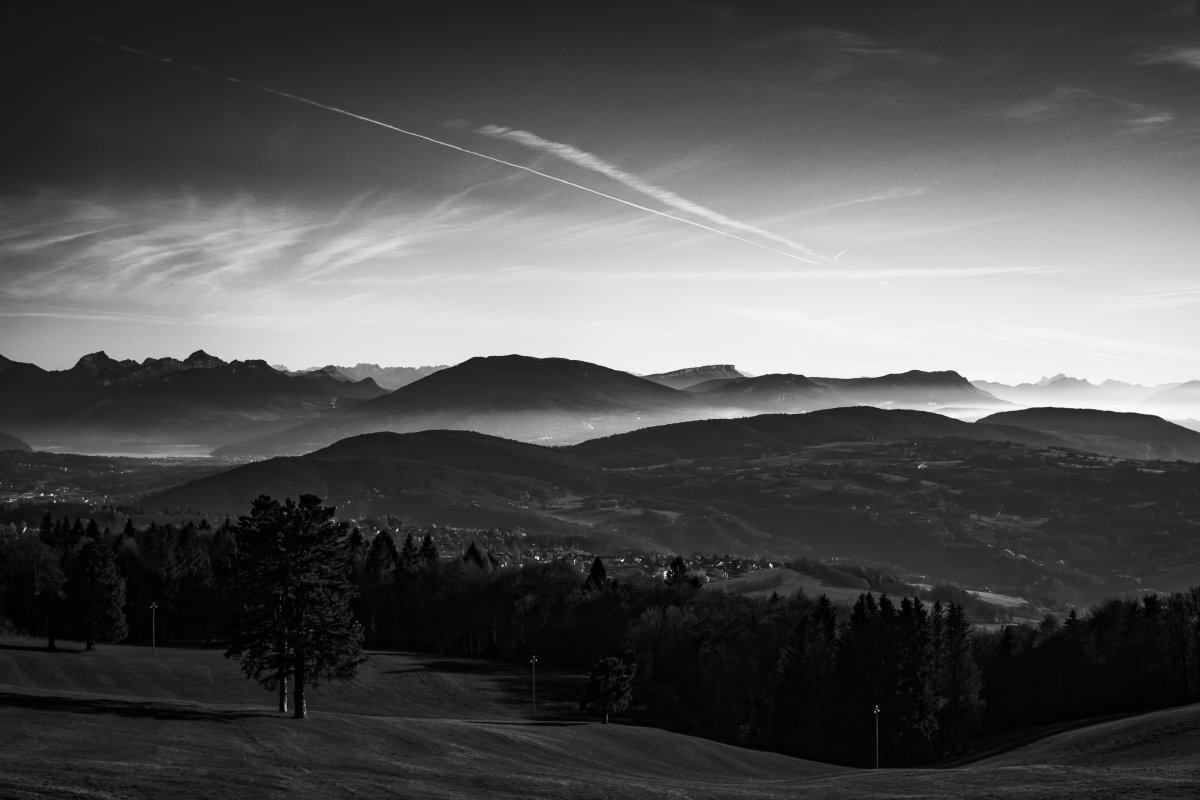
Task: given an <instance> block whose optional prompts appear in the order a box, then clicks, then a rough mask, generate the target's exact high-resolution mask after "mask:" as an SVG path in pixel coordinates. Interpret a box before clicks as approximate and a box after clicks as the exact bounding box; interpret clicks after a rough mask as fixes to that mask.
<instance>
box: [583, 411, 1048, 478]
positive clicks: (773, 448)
mask: <svg viewBox="0 0 1200 800" xmlns="http://www.w3.org/2000/svg"><path fill="white" fill-rule="evenodd" d="M934 437H956V438H962V439H979V440H995V441H1008V440H1014V441H1022V442H1027V443H1034V442H1037V443H1045V442H1048V441H1053V439H1052V437H1046V436H1039V435H1038V434H1031V433H1023V432H1022V431H1020V430H1019V429H1018V430H1014V431H1006V430H1004V429H1000V428H995V427H989V426H982V425H978V424H972V423H969V422H961V421H959V420H956V419H951V418H950V417H945V416H942V415H940V414H933V413H930V412H927V411H910V410H905V409H892V410H885V409H879V408H872V407H870V406H855V407H849V408H831V409H824V410H820V411H812V412H809V413H807V414H763V415H761V416H757V417H744V418H742V419H719V420H700V421H696V422H681V423H677V424H674V425H662V426H659V427H656V428H645V429H642V430H639V431H633V432H631V433H624V434H618V435H616V436H608V437H605V438H603V439H593V440H591V441H587V442H583V443H581V444H577V445H574V446H573V447H570V448H567V449H569V450H570V451H571V452H572V453H575V454H577V455H579V456H582V457H584V458H589V459H592V460H594V461H596V462H597V463H600V464H604V465H605V466H633V465H644V464H654V463H660V462H664V461H672V460H675V459H679V458H708V457H718V456H730V455H742V454H744V455H754V454H760V453H773V452H786V451H789V450H793V449H796V448H799V447H804V446H807V445H812V444H822V443H825V442H834V441H864V440H876V439H878V440H897V439H921V438H934Z"/></svg>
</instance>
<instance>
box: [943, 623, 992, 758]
mask: <svg viewBox="0 0 1200 800" xmlns="http://www.w3.org/2000/svg"><path fill="white" fill-rule="evenodd" d="M939 610H940V609H939ZM944 620H945V621H944V623H943V625H942V626H940V627H941V631H940V632H941V644H940V647H939V651H940V652H941V655H942V658H941V663H940V664H939V671H940V672H941V680H940V684H941V688H942V692H943V694H944V698H945V703H944V705H943V707H942V710H941V714H940V716H941V724H940V725H939V728H940V731H941V735H942V741H943V743H944V744H945V745H946V747H947V748H948V749H949V750H951V751H953V750H957V749H958V748H959V747H961V746H962V744H963V743H964V742H965V741H966V740H967V739H968V738H969V737H970V736H971V734H973V733H974V732H975V730H976V729H977V728H978V727H979V724H980V721H981V719H982V716H983V704H982V702H981V701H980V699H979V692H980V689H981V687H982V683H983V682H982V679H981V678H980V675H979V667H978V665H977V664H976V663H975V654H974V653H973V652H972V647H971V637H972V631H971V622H970V620H968V619H967V614H966V611H965V610H964V609H963V607H962V606H961V605H959V604H958V603H955V602H953V601H952V602H951V603H950V605H949V606H947V607H946V611H945V617H944Z"/></svg>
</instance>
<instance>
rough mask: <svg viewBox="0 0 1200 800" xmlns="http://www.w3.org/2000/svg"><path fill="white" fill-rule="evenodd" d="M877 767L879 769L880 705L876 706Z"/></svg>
mask: <svg viewBox="0 0 1200 800" xmlns="http://www.w3.org/2000/svg"><path fill="white" fill-rule="evenodd" d="M875 769H879V706H875Z"/></svg>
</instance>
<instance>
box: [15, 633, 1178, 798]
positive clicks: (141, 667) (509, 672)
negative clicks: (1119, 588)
mask: <svg viewBox="0 0 1200 800" xmlns="http://www.w3.org/2000/svg"><path fill="white" fill-rule="evenodd" d="M37 645H38V643H37V642H33V641H30V640H20V639H4V640H0V796H3V797H6V798H9V797H11V798H29V797H83V798H111V797H122V798H124V797H134V798H136V797H163V796H169V795H177V796H181V797H213V798H234V797H237V798H241V797H246V796H253V797H289V798H325V797H346V796H357V797H401V798H405V797H414V798H415V797H423V798H424V797H427V798H476V797H495V798H571V799H572V800H578V799H579V798H604V797H631V798H632V797H663V798H667V797H671V798H690V797H705V798H780V799H782V798H794V797H806V798H813V797H829V798H852V797H855V798H857V797H865V798H885V797H888V798H890V797H904V796H921V797H935V798H937V797H947V798H948V797H962V796H971V797H977V798H1000V797H1004V798H1033V797H1067V798H1082V797H1133V798H1137V797H1151V796H1153V797H1195V796H1197V794H1198V793H1200V774H1198V771H1197V770H1196V769H1195V768H1194V767H1193V766H1192V765H1191V761H1192V759H1191V758H1189V757H1187V756H1188V755H1190V754H1191V753H1194V747H1192V748H1191V749H1189V745H1190V744H1191V743H1193V742H1194V741H1195V735H1196V734H1197V732H1198V731H1200V709H1198V708H1196V707H1190V708H1186V709H1177V710H1173V711H1169V712H1158V713H1157V714H1152V715H1146V716H1145V717H1138V718H1132V719H1128V720H1122V721H1120V723H1111V724H1109V726H1107V727H1106V726H1096V729H1095V730H1093V729H1091V728H1089V729H1084V730H1080V731H1073V732H1071V733H1070V734H1064V735H1063V736H1060V737H1053V738H1051V739H1048V740H1045V741H1043V742H1039V743H1036V744H1035V745H1031V746H1029V747H1027V748H1022V749H1020V750H1016V751H1012V752H1010V753H1007V754H1005V755H1004V756H1001V757H997V758H995V759H991V760H988V761H984V762H979V763H977V764H974V765H972V766H970V767H964V768H959V769H953V770H901V771H890V770H882V771H879V772H874V771H852V770H844V769H840V768H836V767H830V766H826V765H822V764H815V763H812V762H807V761H801V760H798V759H792V758H787V757H784V756H779V755H775V754H770V753H761V752H755V751H750V750H743V749H739V748H735V747H730V746H726V745H721V744H717V743H714V742H708V741H705V740H702V739H696V738H693V737H688V736H682V735H679V734H673V733H668V732H665V731H660V730H656V729H651V728H638V727H633V726H626V725H620V724H613V725H607V726H605V725H600V724H598V723H595V722H590V721H585V720H584V719H583V718H581V717H579V716H578V715H577V712H575V711H574V710H573V708H572V706H573V703H572V702H571V701H572V698H573V695H574V691H575V687H577V686H578V685H579V682H580V680H581V676H578V675H572V674H569V673H560V672H556V671H553V670H548V669H544V670H543V671H542V672H544V676H543V675H539V700H540V702H539V715H538V718H537V719H531V715H530V713H529V712H530V708H529V705H528V700H529V697H528V693H529V683H528V673H527V672H526V671H525V670H524V669H523V668H522V667H523V666H524V665H519V664H516V665H514V664H505V663H501V662H479V661H469V660H465V659H441V658H437V657H434V656H420V655H412V654H394V653H373V654H372V657H371V660H370V661H368V662H367V664H366V665H364V668H363V670H362V672H361V674H360V676H359V677H358V678H356V679H355V680H354V681H351V682H349V683H348V684H345V685H341V686H335V687H322V688H320V689H318V690H317V691H315V692H313V694H312V697H311V699H310V708H311V709H312V712H311V717H310V719H309V720H307V721H304V722H297V721H294V720H291V719H290V718H286V717H281V716H279V715H278V714H276V713H275V712H274V711H273V709H272V697H271V694H270V693H268V692H265V691H263V690H261V689H259V688H258V687H257V686H256V685H255V684H253V683H251V682H250V681H247V680H245V679H244V678H242V677H241V675H240V673H239V672H238V670H237V668H236V665H234V664H232V663H230V662H227V661H225V660H224V659H223V658H222V657H221V655H220V654H219V653H217V652H214V651H208V650H175V649H163V648H160V649H159V650H158V651H157V652H156V653H152V652H151V651H150V649H149V648H144V647H125V646H104V645H101V646H100V648H99V649H98V650H97V651H95V652H93V653H82V652H73V651H68V652H61V653H46V652H44V651H42V650H40V649H39V648H38V647H37ZM1112 725H1118V728H1113V727H1112ZM1089 742H1091V743H1092V744H1088V743H1089ZM1100 742H1108V743H1109V744H1107V745H1105V746H1103V747H1102V746H1100V744H1099V743H1100ZM1081 753H1083V754H1085V755H1083V756H1081V755H1080V754H1081ZM1087 753H1094V757H1088V756H1087V755H1086V754H1087ZM1122 753H1125V754H1127V755H1128V757H1122V755H1121V754H1122Z"/></svg>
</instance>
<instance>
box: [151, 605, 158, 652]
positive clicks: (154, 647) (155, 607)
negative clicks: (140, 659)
mask: <svg viewBox="0 0 1200 800" xmlns="http://www.w3.org/2000/svg"><path fill="white" fill-rule="evenodd" d="M156 611H158V603H151V604H150V652H151V653H155V652H158V644H157V641H156V639H155V626H154V618H155V616H156V614H155V612H156Z"/></svg>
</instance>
